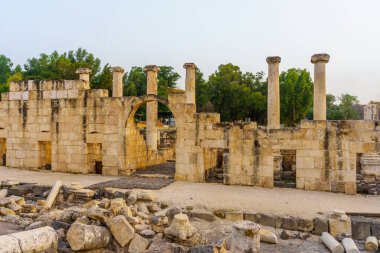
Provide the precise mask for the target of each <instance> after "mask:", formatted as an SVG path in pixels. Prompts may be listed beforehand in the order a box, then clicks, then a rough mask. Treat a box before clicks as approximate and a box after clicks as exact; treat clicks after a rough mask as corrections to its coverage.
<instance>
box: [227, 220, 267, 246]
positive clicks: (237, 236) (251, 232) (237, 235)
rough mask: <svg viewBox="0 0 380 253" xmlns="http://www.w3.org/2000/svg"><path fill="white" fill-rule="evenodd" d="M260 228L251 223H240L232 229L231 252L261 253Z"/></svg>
mask: <svg viewBox="0 0 380 253" xmlns="http://www.w3.org/2000/svg"><path fill="white" fill-rule="evenodd" d="M259 231H260V226H259V225H257V224H256V223H254V222H251V221H238V222H236V223H235V224H234V225H233V227H232V242H231V252H234V253H244V252H251V253H259V251H260V234H259Z"/></svg>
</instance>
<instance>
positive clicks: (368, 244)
mask: <svg viewBox="0 0 380 253" xmlns="http://www.w3.org/2000/svg"><path fill="white" fill-rule="evenodd" d="M364 247H365V249H366V250H368V251H373V252H375V251H377V250H378V249H379V240H377V238H376V237H374V236H368V237H367V239H366V240H365V244H364Z"/></svg>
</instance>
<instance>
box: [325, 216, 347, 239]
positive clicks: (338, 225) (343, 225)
mask: <svg viewBox="0 0 380 253" xmlns="http://www.w3.org/2000/svg"><path fill="white" fill-rule="evenodd" d="M329 231H330V234H331V235H332V236H337V235H342V234H346V235H351V234H352V230H351V220H350V219H349V218H348V219H347V220H345V219H343V220H339V219H334V218H330V219H329Z"/></svg>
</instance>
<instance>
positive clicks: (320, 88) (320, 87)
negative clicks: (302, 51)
mask: <svg viewBox="0 0 380 253" xmlns="http://www.w3.org/2000/svg"><path fill="white" fill-rule="evenodd" d="M329 60H330V55H328V54H315V55H313V56H312V57H311V62H312V63H313V64H314V104H313V114H314V115H313V119H314V120H326V63H328V62H329Z"/></svg>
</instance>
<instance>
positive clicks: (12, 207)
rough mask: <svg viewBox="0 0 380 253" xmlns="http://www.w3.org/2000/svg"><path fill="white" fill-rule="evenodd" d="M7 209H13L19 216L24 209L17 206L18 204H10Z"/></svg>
mask: <svg viewBox="0 0 380 253" xmlns="http://www.w3.org/2000/svg"><path fill="white" fill-rule="evenodd" d="M7 207H8V208H9V209H11V210H12V211H13V212H14V213H15V214H17V215H20V213H21V211H22V207H21V206H19V205H17V204H16V203H10V204H9V205H7Z"/></svg>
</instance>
